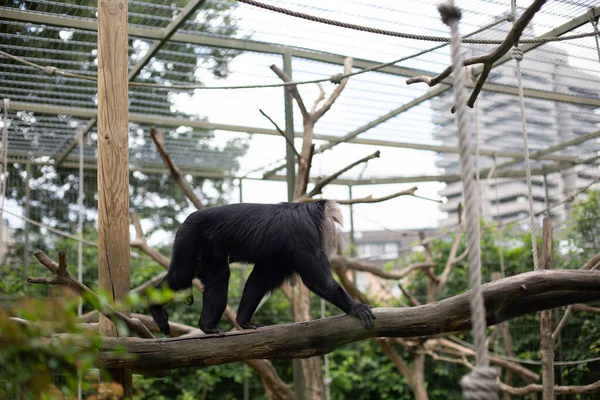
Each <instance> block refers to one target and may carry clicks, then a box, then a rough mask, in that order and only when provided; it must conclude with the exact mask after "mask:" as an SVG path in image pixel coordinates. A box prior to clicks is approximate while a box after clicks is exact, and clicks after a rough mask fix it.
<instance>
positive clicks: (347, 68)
mask: <svg viewBox="0 0 600 400" xmlns="http://www.w3.org/2000/svg"><path fill="white" fill-rule="evenodd" d="M350 72H352V58H350V57H346V58H345V59H344V75H348V74H349V73H350ZM347 82H348V78H344V79H342V81H341V82H340V83H339V85H337V86H336V88H335V89H333V92H331V95H330V96H329V98H328V99H327V101H325V103H324V104H323V106H322V107H321V108H320V109H319V110H317V111H315V112H314V114H313V117H314V120H315V121H318V120H319V118H321V117H322V116H323V115H324V114H325V113H326V112H327V111H329V109H330V108H331V106H332V105H333V103H334V102H335V101H336V100H337V98H338V97H339V96H340V94H341V93H342V90H344V88H345V87H346V83H347Z"/></svg>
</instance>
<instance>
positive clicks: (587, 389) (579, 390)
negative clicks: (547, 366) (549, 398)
mask: <svg viewBox="0 0 600 400" xmlns="http://www.w3.org/2000/svg"><path fill="white" fill-rule="evenodd" d="M498 387H499V388H500V390H502V391H503V392H506V393H508V394H510V395H512V396H526V395H528V394H532V393H540V392H542V391H543V390H544V388H543V386H542V385H539V384H535V383H532V384H530V385H527V386H523V387H520V388H516V387H513V386H509V385H507V384H506V383H503V382H501V381H499V382H498ZM598 392H600V381H596V382H594V383H592V384H590V385H584V386H554V395H559V394H593V393H598Z"/></svg>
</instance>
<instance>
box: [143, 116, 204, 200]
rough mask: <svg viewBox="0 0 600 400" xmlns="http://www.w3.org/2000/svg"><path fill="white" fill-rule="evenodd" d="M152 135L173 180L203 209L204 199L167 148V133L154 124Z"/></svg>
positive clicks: (151, 130) (151, 129)
mask: <svg viewBox="0 0 600 400" xmlns="http://www.w3.org/2000/svg"><path fill="white" fill-rule="evenodd" d="M150 137H152V140H153V141H154V144H155V145H156V149H157V150H158V153H159V154H160V157H161V158H162V160H163V163H164V164H165V167H167V169H168V170H169V173H170V174H171V177H172V178H173V180H175V183H177V185H179V187H180V188H181V190H183V192H184V193H185V195H186V197H187V198H188V199H190V201H191V202H192V203H193V204H194V206H195V207H196V208H197V209H198V210H202V209H203V208H204V205H203V204H202V201H200V198H198V196H197V195H196V194H195V193H194V190H193V189H192V188H191V186H190V184H189V183H188V182H187V181H186V180H185V177H184V176H183V174H182V173H181V171H180V170H179V168H178V167H177V165H175V162H173V159H172V158H171V156H170V155H169V152H168V151H167V148H166V146H165V133H164V132H158V131H157V130H156V128H155V127H154V126H153V127H152V128H150Z"/></svg>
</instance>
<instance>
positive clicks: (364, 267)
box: [329, 255, 435, 279]
mask: <svg viewBox="0 0 600 400" xmlns="http://www.w3.org/2000/svg"><path fill="white" fill-rule="evenodd" d="M329 261H330V262H331V264H332V265H339V266H340V267H342V268H348V269H354V270H357V271H363V272H370V273H371V274H373V275H376V276H378V277H380V278H384V279H402V278H404V277H405V276H406V275H408V274H410V273H411V272H413V271H419V270H425V269H429V268H430V267H435V263H427V262H426V263H417V264H413V265H410V266H408V267H405V268H402V269H401V270H400V271H396V272H387V271H384V270H382V269H381V268H379V267H378V266H376V265H372V264H367V263H363V262H360V261H358V260H350V259H347V258H345V257H343V256H340V255H334V256H332V257H331V258H330V259H329Z"/></svg>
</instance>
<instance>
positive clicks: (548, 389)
mask: <svg viewBox="0 0 600 400" xmlns="http://www.w3.org/2000/svg"><path fill="white" fill-rule="evenodd" d="M542 235H543V236H542V251H543V259H542V260H541V261H542V262H541V264H542V269H545V270H550V269H552V220H551V219H550V218H544V223H543V228H542ZM552 331H553V328H552V313H551V310H543V311H542V312H541V316H540V347H541V350H542V386H543V392H542V399H543V400H554V347H553V343H552Z"/></svg>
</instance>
